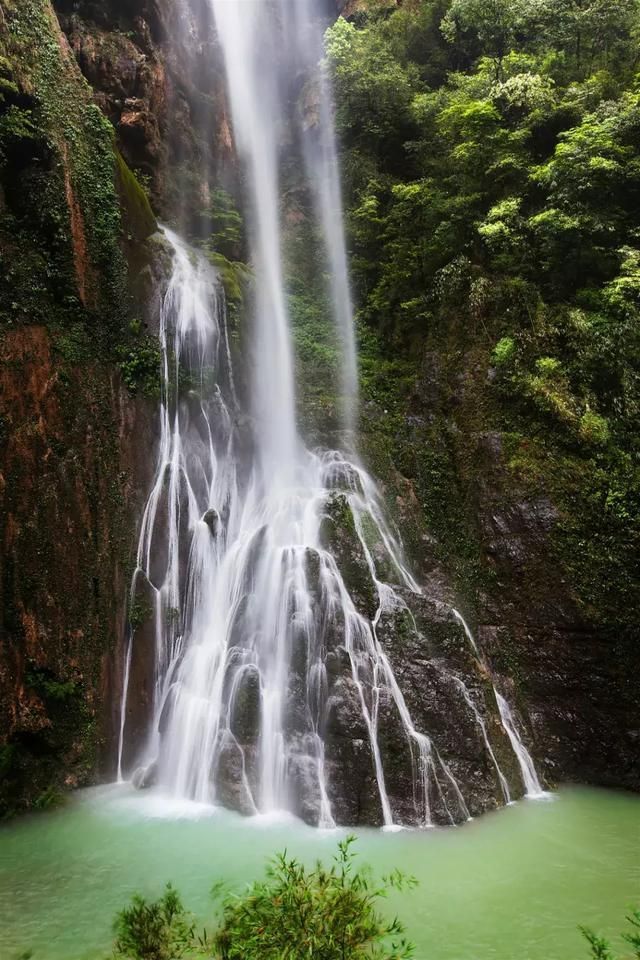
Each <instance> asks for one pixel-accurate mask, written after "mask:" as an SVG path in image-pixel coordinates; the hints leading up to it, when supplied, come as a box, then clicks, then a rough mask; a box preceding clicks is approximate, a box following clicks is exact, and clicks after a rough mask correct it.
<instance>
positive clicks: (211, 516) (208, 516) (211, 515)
mask: <svg viewBox="0 0 640 960" xmlns="http://www.w3.org/2000/svg"><path fill="white" fill-rule="evenodd" d="M202 519H203V521H204V523H206V525H207V526H208V527H209V530H210V531H211V536H212V537H217V536H218V530H219V529H220V514H219V513H218V511H217V510H214V509H213V508H212V509H210V510H207V512H206V513H205V514H204V516H203V518H202Z"/></svg>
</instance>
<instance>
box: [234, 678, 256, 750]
mask: <svg viewBox="0 0 640 960" xmlns="http://www.w3.org/2000/svg"><path fill="white" fill-rule="evenodd" d="M261 707H262V693H261V688H260V674H259V673H258V668H257V667H255V666H253V665H249V666H246V667H243V668H242V670H241V671H240V673H239V676H238V678H237V679H236V686H235V690H234V692H233V699H232V703H231V732H232V733H233V735H234V736H235V738H236V740H237V741H238V742H239V743H242V744H249V743H255V742H257V740H258V737H259V736H260V713H261Z"/></svg>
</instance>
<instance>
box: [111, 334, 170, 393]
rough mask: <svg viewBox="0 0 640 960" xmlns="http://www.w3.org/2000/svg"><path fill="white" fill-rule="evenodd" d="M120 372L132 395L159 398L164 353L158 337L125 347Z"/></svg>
mask: <svg viewBox="0 0 640 960" xmlns="http://www.w3.org/2000/svg"><path fill="white" fill-rule="evenodd" d="M120 372H121V374H122V379H123V381H124V383H125V385H126V386H127V388H128V389H129V390H130V391H131V392H132V393H142V394H144V395H145V396H147V397H152V398H153V397H157V396H158V394H159V391H160V382H161V374H162V351H161V349H160V344H159V342H158V339H157V337H152V336H145V337H142V338H141V339H139V340H137V341H134V342H133V343H131V344H130V345H129V346H125V347H123V348H122V349H121V359H120Z"/></svg>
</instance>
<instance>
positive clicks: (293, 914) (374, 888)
mask: <svg viewBox="0 0 640 960" xmlns="http://www.w3.org/2000/svg"><path fill="white" fill-rule="evenodd" d="M354 842H355V837H348V838H347V839H346V840H343V841H342V842H341V843H339V844H338V853H337V854H336V856H335V858H334V862H333V864H332V865H331V867H329V868H327V867H324V866H323V865H322V864H321V863H317V864H316V865H315V867H313V868H311V869H307V868H306V867H305V866H303V865H302V864H301V863H299V862H298V861H297V860H295V859H288V858H287V854H286V852H285V853H282V854H279V855H278V856H277V857H275V859H274V860H273V861H272V862H271V863H270V864H269V865H268V867H267V870H266V877H265V879H264V880H258V881H255V882H254V883H253V884H251V886H250V887H249V888H248V889H247V890H246V891H245V892H244V893H242V894H231V893H227V894H224V895H222V904H221V918H220V923H219V926H218V929H217V931H216V932H215V933H214V934H213V936H212V937H209V936H208V935H207V933H206V932H204V933H203V934H202V935H197V934H196V933H195V927H194V924H193V922H192V921H191V918H190V917H189V915H188V914H187V913H186V911H185V910H184V907H183V905H182V902H181V901H180V897H179V896H178V894H177V893H176V891H175V890H174V889H173V888H172V887H171V886H168V887H167V890H166V892H165V893H164V895H163V896H162V897H161V898H160V899H159V900H158V901H156V902H154V903H147V901H146V900H144V899H143V898H142V897H134V899H133V902H132V904H131V906H130V907H128V908H126V909H125V910H123V911H122V912H121V913H119V914H118V917H117V918H116V922H115V933H116V943H115V955H116V956H117V957H121V958H128V960H174V958H175V960H178V958H182V957H203V958H204V957H209V958H212V960H213V958H215V960H303V958H309V960H358V958H360V960H362V958H369V960H403V958H408V957H412V956H413V946H412V944H410V943H409V942H408V941H407V940H406V939H405V937H404V927H403V925H402V924H401V923H400V922H399V920H398V919H397V918H394V919H393V920H390V921H388V920H386V919H385V918H384V917H382V915H381V914H380V913H379V912H378V910H377V903H378V901H379V900H380V899H381V898H383V897H385V896H386V895H387V892H388V891H389V889H396V890H400V889H407V888H410V887H413V886H415V880H413V879H412V878H410V877H406V876H404V875H403V874H401V873H400V872H399V871H394V872H393V873H392V874H391V875H390V876H388V877H384V878H383V879H382V882H381V883H377V882H375V881H374V879H373V877H372V875H371V873H370V871H369V870H368V869H367V868H362V869H357V868H356V867H355V862H354V861H355V853H354V852H353V850H352V846H353V843H354ZM214 896H216V897H218V896H220V887H219V886H218V887H216V888H214Z"/></svg>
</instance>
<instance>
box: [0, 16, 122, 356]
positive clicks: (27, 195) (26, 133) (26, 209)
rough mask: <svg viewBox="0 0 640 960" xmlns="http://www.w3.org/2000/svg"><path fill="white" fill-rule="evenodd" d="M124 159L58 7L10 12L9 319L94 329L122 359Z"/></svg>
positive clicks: (2, 128)
mask: <svg viewBox="0 0 640 960" xmlns="http://www.w3.org/2000/svg"><path fill="white" fill-rule="evenodd" d="M115 153H116V151H115V146H114V132H113V128H112V127H111V125H110V123H109V122H108V121H107V120H106V119H105V118H104V116H103V114H102V112H101V111H100V109H99V108H98V107H97V105H96V104H95V103H93V100H92V94H91V90H90V88H89V87H88V85H87V83H86V82H85V81H84V79H83V78H82V75H81V74H80V71H79V69H78V68H77V66H76V64H75V61H74V59H73V58H72V57H71V56H68V55H66V54H65V52H64V48H63V47H62V45H61V43H60V38H59V36H58V26H57V22H56V21H55V16H54V15H52V13H51V7H50V5H49V3H48V2H45V0H23V2H20V3H19V4H17V3H14V2H10V3H8V4H7V9H6V14H5V19H4V20H3V30H2V33H1V34H0V187H1V188H2V190H3V195H4V197H5V199H6V203H3V205H2V209H1V210H0V257H1V258H2V261H3V262H2V270H0V274H2V273H3V272H4V274H5V276H4V278H3V280H1V281H0V321H4V323H5V324H11V323H14V322H16V321H19V322H25V321H27V322H40V323H46V324H48V325H51V326H55V327H58V328H60V327H63V326H65V325H66V324H68V323H72V324H75V323H78V322H82V323H85V324H86V325H87V326H91V327H92V328H93V329H92V337H91V344H92V354H93V356H96V355H98V354H99V353H101V352H102V353H103V354H105V353H109V352H110V351H111V350H112V348H113V345H114V343H116V342H117V341H118V336H117V334H119V333H121V330H122V327H123V324H124V320H125V316H126V308H127V297H126V266H125V262H124V258H123V254H122V251H121V246H120V239H121V228H122V224H121V215H120V198H119V194H118V189H117V181H118V170H117V166H116V156H115ZM5 261H6V264H7V266H5ZM114 334H116V336H114Z"/></svg>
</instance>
